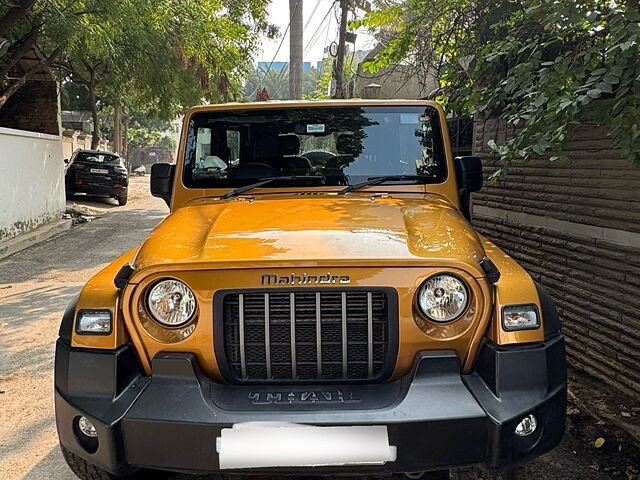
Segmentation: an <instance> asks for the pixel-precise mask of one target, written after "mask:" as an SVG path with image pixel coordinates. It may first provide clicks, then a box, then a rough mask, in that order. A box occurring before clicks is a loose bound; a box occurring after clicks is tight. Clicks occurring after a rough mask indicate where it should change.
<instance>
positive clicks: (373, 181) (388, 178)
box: [338, 175, 433, 195]
mask: <svg viewBox="0 0 640 480" xmlns="http://www.w3.org/2000/svg"><path fill="white" fill-rule="evenodd" d="M425 179H429V180H433V177H431V176H429V175H384V176H382V177H369V179H367V180H365V181H364V182H359V183H354V184H353V185H349V186H347V187H345V188H343V189H342V190H340V191H339V192H338V195H344V194H345V193H349V192H351V191H353V190H358V189H359V188H363V187H370V186H372V185H380V184H381V183H386V182H402V181H408V180H425Z"/></svg>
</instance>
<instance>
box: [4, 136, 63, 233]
mask: <svg viewBox="0 0 640 480" xmlns="http://www.w3.org/2000/svg"><path fill="white" fill-rule="evenodd" d="M64 195H65V194H64V162H63V156H62V138H61V136H59V135H47V134H44V133H35V132H28V131H24V130H14V129H11V128H1V127H0V241H2V240H7V239H9V238H12V237H15V236H17V235H19V234H21V233H25V232H28V231H30V230H33V229H35V228H37V227H39V226H40V225H43V224H45V223H48V222H51V221H55V220H58V219H59V218H60V216H61V215H62V213H63V212H64V208H65V196H64Z"/></svg>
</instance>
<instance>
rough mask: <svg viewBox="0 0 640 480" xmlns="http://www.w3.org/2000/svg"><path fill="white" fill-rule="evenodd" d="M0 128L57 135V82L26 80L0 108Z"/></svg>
mask: <svg viewBox="0 0 640 480" xmlns="http://www.w3.org/2000/svg"><path fill="white" fill-rule="evenodd" d="M0 127H6V128H13V129H16V130H27V131H30V132H38V133H47V134H51V135H59V134H60V131H59V127H58V90H57V86H56V83H55V82H53V81H46V80H30V81H28V82H27V83H26V84H25V85H24V86H23V87H22V88H21V89H19V90H18V91H17V92H16V93H14V94H13V95H12V96H11V97H10V98H9V100H7V103H5V104H4V105H3V107H2V108H0Z"/></svg>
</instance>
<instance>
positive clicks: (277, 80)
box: [244, 68, 321, 100]
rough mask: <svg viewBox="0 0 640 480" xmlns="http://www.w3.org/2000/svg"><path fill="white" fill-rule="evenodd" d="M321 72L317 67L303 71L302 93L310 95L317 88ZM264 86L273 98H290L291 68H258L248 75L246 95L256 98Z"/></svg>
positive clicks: (245, 88) (306, 95)
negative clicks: (259, 89)
mask: <svg viewBox="0 0 640 480" xmlns="http://www.w3.org/2000/svg"><path fill="white" fill-rule="evenodd" d="M320 76H321V72H320V71H319V70H317V69H315V68H312V69H311V70H308V71H306V72H302V95H303V97H309V96H311V95H313V93H314V92H315V90H316V87H317V84H318V80H319V78H320ZM260 87H264V88H266V89H267V92H269V97H270V98H271V99H273V100H286V99H288V98H289V69H288V68H283V69H280V70H276V69H275V68H256V69H255V70H254V71H253V72H251V73H250V74H249V76H248V77H247V80H246V83H245V85H244V95H245V97H247V98H249V99H250V100H254V98H255V94H256V91H257V89H258V88H260Z"/></svg>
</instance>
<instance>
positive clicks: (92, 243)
mask: <svg viewBox="0 0 640 480" xmlns="http://www.w3.org/2000/svg"><path fill="white" fill-rule="evenodd" d="M78 198H80V197H78ZM167 211H168V210H167V208H166V206H165V205H164V202H163V201H162V200H159V199H157V198H151V197H147V198H144V199H141V200H138V201H136V202H134V203H131V204H129V205H127V206H126V207H122V208H118V209H114V210H113V212H112V213H109V214H108V215H105V216H104V217H101V218H98V219H96V220H94V221H92V222H90V223H88V224H85V225H82V226H80V227H76V228H74V229H72V230H70V231H68V232H65V233H64V234H62V235H60V236H58V237H55V238H53V239H51V240H49V241H47V242H44V243H42V244H40V245H36V246H34V247H31V248H29V249H27V250H24V251H22V252H20V253H18V254H16V255H14V256H12V257H9V258H7V259H5V260H3V261H1V262H0V478H2V479H3V480H13V479H29V480H36V479H37V480H44V479H60V480H73V479H75V478H76V477H75V476H74V475H73V474H72V473H71V472H70V471H69V470H68V468H67V467H66V464H65V463H64V460H63V459H62V455H61V454H60V453H59V449H58V446H57V438H56V432H55V421H54V416H53V397H52V388H53V351H54V344H55V340H56V338H57V333H58V326H59V322H60V318H61V316H62V312H63V311H64V309H65V308H66V305H67V303H68V302H69V300H70V299H71V297H72V296H73V295H74V294H76V293H77V292H78V291H79V290H80V288H81V287H82V285H83V284H84V283H85V282H86V281H87V279H89V278H90V277H91V276H92V275H94V274H95V273H96V272H98V271H99V270H100V269H101V268H102V267H104V266H105V265H107V264H108V263H110V262H111V261H112V260H113V259H115V258H116V257H118V256H119V255H120V254H122V253H124V252H126V251H127V250H129V249H131V248H133V247H134V246H135V245H137V244H139V243H140V242H141V241H142V240H143V239H144V237H145V236H146V235H147V233H148V232H149V231H150V230H151V229H152V228H153V227H154V226H155V225H156V224H157V223H158V222H159V221H160V220H161V219H162V218H163V217H164V216H165V215H166V213H167Z"/></svg>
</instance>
